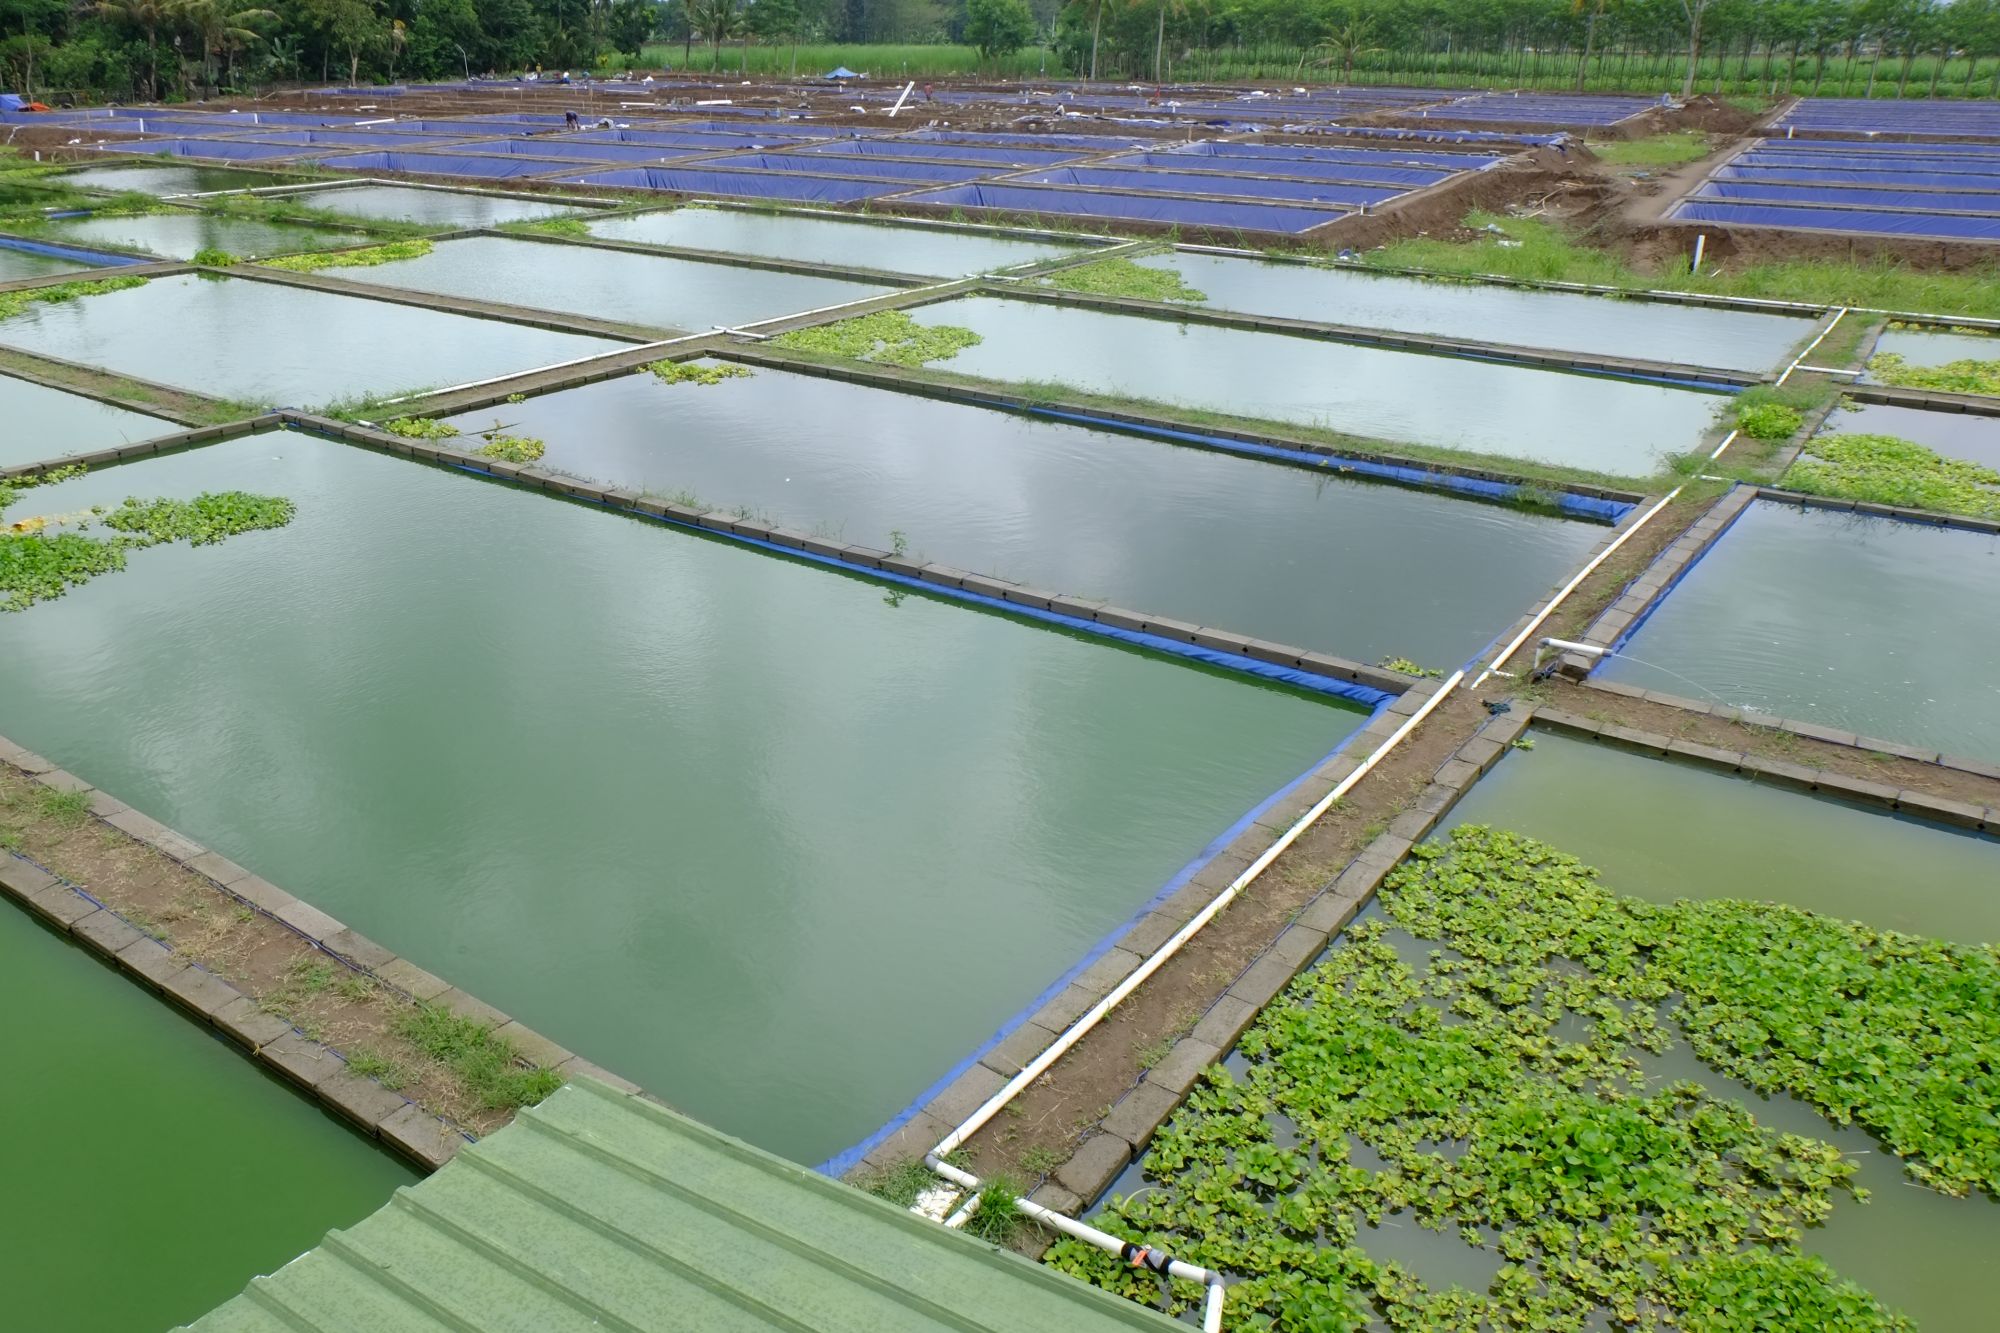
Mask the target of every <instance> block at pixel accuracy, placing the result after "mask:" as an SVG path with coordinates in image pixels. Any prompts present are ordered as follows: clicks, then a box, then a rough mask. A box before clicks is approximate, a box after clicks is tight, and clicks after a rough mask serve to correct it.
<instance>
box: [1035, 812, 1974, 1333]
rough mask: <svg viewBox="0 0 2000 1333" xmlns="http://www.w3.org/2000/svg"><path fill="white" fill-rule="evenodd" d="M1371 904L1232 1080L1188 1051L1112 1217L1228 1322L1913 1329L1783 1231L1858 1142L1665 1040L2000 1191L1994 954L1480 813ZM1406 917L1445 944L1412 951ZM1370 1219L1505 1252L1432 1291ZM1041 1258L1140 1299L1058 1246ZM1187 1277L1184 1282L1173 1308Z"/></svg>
mask: <svg viewBox="0 0 2000 1333" xmlns="http://www.w3.org/2000/svg"><path fill="white" fill-rule="evenodd" d="M1381 905H1382V907H1383V909H1384V915H1383V917H1382V918H1380V919H1377V920H1374V921H1368V922H1364V923H1363V924H1361V925H1359V926H1356V927H1353V928H1351V929H1350V930H1349V931H1348V932H1347V933H1346V934H1345V935H1344V936H1343V939H1342V941H1341V943H1340V944H1339V946H1338V947H1336V948H1335V949H1334V950H1333V951H1332V952H1331V953H1329V954H1328V956H1327V957H1326V959H1325V960H1324V961H1323V962H1322V963H1321V964H1319V965H1318V966H1317V967H1315V968H1314V969H1312V970H1311V971H1309V972H1308V973H1306V974H1305V975H1303V976H1302V977H1300V978H1299V979H1298V980H1297V981H1296V982H1294V983H1293V985H1292V986H1291V988H1290V989H1289V990H1288V991H1287V992H1286V993H1285V994H1284V995H1283V996H1282V997H1281V998H1280V999H1279V1000H1278V1001H1277V1002H1276V1003H1274V1004H1273V1005H1272V1006H1271V1007H1270V1008H1268V1009H1267V1010H1266V1011H1265V1012H1264V1013H1263V1014H1262V1015H1261V1016H1260V1018H1259V1020H1258V1022H1257V1024H1256V1026H1255V1027H1254V1028H1252V1029H1251V1031H1250V1032H1249V1033H1248V1034H1246V1036H1245V1037H1244V1039H1243V1040H1242V1042H1241V1043H1240V1044H1239V1047H1238V1052H1239V1054H1240V1055H1242V1056H1243V1057H1244V1058H1245V1059H1246V1060H1247V1061H1248V1068H1247V1069H1246V1070H1245V1072H1244V1073H1243V1074H1242V1075H1240V1076H1238V1075H1235V1074H1232V1073H1231V1072H1230V1071H1229V1070H1227V1069H1224V1068H1222V1067H1219V1066H1218V1067H1215V1068H1212V1069H1210V1070H1209V1071H1208V1072H1207V1074H1206V1075H1205V1076H1204V1079H1203V1082H1202V1083H1201V1085H1199V1086H1198V1087H1197V1088H1196V1090H1195V1091H1194V1092H1193V1093H1192V1094H1191V1095H1190V1097H1189V1099H1188V1100H1187V1102H1186V1103H1185V1104H1184V1105H1183V1106H1182V1107H1181V1109H1180V1110H1179V1111H1178V1112H1176V1113H1175V1115H1174V1116H1173V1117H1172V1119H1170V1120H1169V1122H1168V1123H1167V1124H1166V1125H1165V1126H1164V1127H1163V1128H1162V1129H1161V1131H1160V1132H1159V1134H1158V1135H1156V1136H1155V1138H1154V1140H1153V1142H1152V1144H1151V1146H1150V1147H1149V1149H1148V1151H1147V1154H1146V1157H1145V1159H1144V1169H1145V1172H1146V1175H1147V1177H1148V1188H1147V1189H1145V1190H1143V1191H1141V1192H1140V1193H1138V1194H1135V1195H1133V1196H1132V1197H1130V1198H1126V1199H1119V1200H1114V1201H1113V1203H1112V1206H1111V1207H1110V1208H1109V1209H1108V1210H1107V1211H1106V1212H1105V1213H1104V1214H1103V1215H1102V1217H1101V1218H1100V1225H1104V1226H1106V1228H1107V1229H1109V1230H1111V1231H1114V1232H1116V1233H1118V1234H1121V1235H1125V1236H1128V1237H1130V1238H1132V1239H1135V1240H1142V1241H1145V1242H1146V1243H1149V1244H1158V1245H1162V1246H1165V1247H1168V1248H1171V1249H1172V1250H1173V1252H1174V1253H1176V1254H1177V1255H1179V1256H1181V1257H1183V1258H1186V1259H1188V1260H1189V1261H1191V1262H1194V1263H1198V1264H1204V1265H1208V1266H1211V1267H1216V1268H1219V1269H1222V1270H1224V1271H1227V1272H1230V1273H1231V1274H1232V1276H1233V1277H1239V1275H1240V1277H1239V1280H1235V1281H1232V1285H1231V1295H1230V1308H1231V1309H1232V1311H1235V1312H1236V1313H1235V1316H1234V1317H1235V1318H1237V1319H1239V1320H1241V1321H1243V1322H1242V1324H1241V1325H1240V1326H1242V1327H1264V1326H1267V1324H1268V1325H1269V1326H1272V1327H1275V1328H1280V1329H1286V1328H1301V1329H1305V1328H1315V1327H1340V1326H1342V1325H1343V1321H1345V1322H1346V1323H1353V1322H1355V1321H1357V1320H1358V1319H1360V1318H1361V1317H1363V1316H1366V1315H1370V1314H1372V1315H1374V1316H1375V1317H1377V1318H1379V1319H1380V1320H1381V1321H1382V1322H1383V1323H1385V1324H1386V1325H1388V1326H1389V1327H1391V1328H1397V1329H1417V1328H1423V1329H1472V1328H1494V1329H1503V1328H1504V1329H1538V1330H1579V1329H1583V1328H1587V1327H1596V1326H1598V1325H1599V1324H1600V1322H1602V1321H1603V1320H1604V1319H1605V1316H1606V1315H1607V1314H1608V1316H1609V1318H1610V1321H1611V1322H1612V1323H1613V1324H1615V1325H1620V1326H1629V1327H1635V1328H1641V1329H1666V1328H1678V1329H1709V1330H1730V1331H1732V1333H1734V1331H1737V1330H1741V1331H1742V1333H1751V1331H1752V1330H1758V1331H1764V1330H1768V1331H1770V1333H1777V1331H1778V1330H1790V1329H1793V1328H1813V1329H1816V1330H1817V1329H1827V1330H1838V1331H1839V1333H1860V1331H1862V1330H1869V1331H1871V1333H1873V1331H1875V1330H1896V1331H1906V1330H1908V1329H1909V1327H1910V1325H1909V1322H1908V1321H1907V1320H1906V1319H1904V1318H1902V1317H1901V1316H1899V1315H1897V1314H1895V1313H1893V1312H1891V1311H1889V1310H1887V1309H1886V1308H1884V1307H1883V1306H1882V1305H1881V1303H1880V1302H1879V1301H1877V1300H1875V1299H1874V1298H1873V1297H1872V1296H1871V1295H1870V1294H1869V1293H1868V1292H1867V1291H1865V1290H1864V1289H1862V1288H1861V1287H1859V1286H1857V1285H1855V1284H1854V1283H1852V1282H1849V1281H1846V1280H1844V1279H1842V1278H1841V1277H1840V1276H1839V1275H1838V1274H1837V1273H1835V1272H1834V1271H1833V1270H1832V1269H1831V1268H1829V1267H1828V1266H1827V1265H1826V1264H1825V1263H1824V1261H1822V1260H1821V1259H1819V1258H1817V1257H1816V1256H1812V1255H1809V1254H1807V1253H1805V1251H1804V1250H1803V1249H1802V1248H1801V1247H1800V1238H1801V1236H1802V1234H1803V1231H1804V1229H1805V1228H1807V1227H1809V1226H1812V1225H1814V1224H1816V1223H1819V1222H1821V1221H1823V1220H1824V1219H1825V1218H1826V1217H1827V1216H1828V1214H1829V1212H1830V1211H1831V1209H1832V1208H1833V1206H1834V1202H1835V1200H1836V1199H1837V1198H1841V1197H1845V1196H1853V1197H1854V1198H1856V1199H1862V1198H1865V1195H1864V1194H1863V1192H1861V1191H1858V1190H1855V1189H1854V1188H1853V1187H1852V1184H1851V1180H1852V1175H1853V1170H1854V1168H1853V1165H1852V1163H1851V1162H1849V1161H1848V1160H1846V1159H1845V1158H1844V1157H1843V1156H1842V1154H1841V1153H1840V1151H1839V1150H1838V1149H1837V1148H1835V1147H1834V1146H1833V1145H1831V1144H1829V1143H1825V1142H1822V1141H1819V1140H1817V1139H1814V1138H1811V1137H1808V1136H1804V1135H1798V1134H1790V1133H1782V1132H1779V1131H1776V1130H1774V1129H1772V1128H1771V1127H1769V1126H1767V1125H1765V1124H1762V1123H1760V1122H1759V1121H1758V1119H1757V1116H1756V1113H1755V1110H1754V1105H1746V1104H1745V1103H1744V1102H1743V1101H1739V1100H1736V1099H1735V1098H1732V1097H1730V1096H1724V1095H1717V1094H1715V1093H1711V1092H1710V1091H1709V1090H1707V1089H1706V1088H1705V1087H1704V1086H1703V1085H1701V1084H1700V1083H1695V1082H1676V1083H1671V1084H1667V1085H1665V1086H1649V1084H1648V1082H1647V1079H1646V1077H1645V1066H1643V1065H1642V1064H1641V1063H1640V1059H1639V1057H1640V1055H1641V1054H1642V1053H1644V1052H1660V1051H1664V1050H1666V1049H1667V1048H1668V1047H1670V1046H1671V1045H1672V1044H1673V1043H1674V1041H1675V1040H1676V1038H1678V1039H1680V1040H1684V1041H1685V1042H1686V1043H1687V1044H1688V1046H1689V1047H1690V1048H1691V1050H1692V1051H1693V1053H1694V1054H1695V1055H1697V1056H1699V1057H1700V1058H1701V1059H1702V1060H1704V1061H1706V1062H1707V1063H1708V1064H1709V1065H1710V1066H1711V1067H1713V1068H1715V1069H1717V1070H1719V1071H1721V1072H1722V1073H1723V1074H1725V1075H1729V1076H1732V1077H1734V1078H1736V1079H1739V1080H1741V1081H1742V1082H1744V1083H1746V1084H1748V1085H1749V1086H1750V1087H1751V1088H1752V1089H1753V1090H1755V1091H1756V1092H1758V1093H1761V1094H1765V1095H1776V1094H1779V1093H1785V1094H1789V1095H1791V1096H1793V1097H1796V1098H1798V1099H1800V1100H1801V1101H1803V1102H1805V1103H1807V1104H1809V1105H1811V1106H1813V1107H1815V1108H1817V1109H1818V1110H1819V1111H1820V1112H1821V1113H1822V1114H1824V1115H1826V1116H1827V1117H1828V1118H1829V1119H1830V1120H1832V1121H1833V1122H1835V1123H1837V1124H1858V1125H1861V1126H1863V1127H1865V1128H1866V1129H1868V1130H1869V1131H1871V1132H1872V1133H1874V1134H1876V1135H1877V1136H1878V1137H1880V1138H1881V1139H1883V1140H1884V1141H1885V1142H1886V1143H1887V1144H1888V1146H1889V1147H1890V1149H1892V1150H1893V1151H1895V1152H1896V1153H1897V1154H1898V1155H1899V1156H1900V1157H1901V1158H1902V1160H1903V1162H1904V1165H1905V1168H1906V1169H1907V1170H1908V1172H1909V1173H1910V1174H1911V1175H1912V1176H1913V1177H1915V1178H1916V1179H1917V1180H1919V1181H1921V1182H1922V1183H1924V1184H1927V1185H1930V1186H1931V1187H1933V1188H1937V1189H1940V1190H1943V1191H1946V1192H1949V1193H1963V1192H1970V1191H1974V1190H1978V1191H1984V1192H1986V1193H1988V1194H2000V1123H1996V1122H1995V1120H1994V1118H1993V1117H1992V1116H1991V1115H1990V1114H1988V1113H1987V1112H1986V1109H1985V1108H1990V1107H1992V1106H1994V1105H1996V1104H2000V1006H1996V1005H1995V1004H1994V1003H1993V997H1994V995H1995V994H2000V958H1996V956H1995V955H1994V953H1993V952H1992V951H1991V950H1989V949H1978V948H1962V947H1958V946H1953V945H1949V944H1945V943H1942V942H1939V941H1935V940H1926V939H1918V938H1915V937H1911V936H1905V935H1898V934H1895V933H1892V932H1876V931H1870V930H1867V929H1865V928H1863V927H1861V926H1857V925H1853V924H1850V923H1845V922H1840V921H1834V920H1831V919H1828V918H1825V917H1820V916H1817V915H1814V914H1812V913H1809V912H1803V911H1799V910H1797V909H1794V908H1790V907H1784V906H1779V905H1774V904H1767V903H1747V902H1735V901H1727V900H1710V901H1692V900H1681V901H1678V902H1674V903H1668V904H1660V903H1653V902H1647V901H1643V900H1640V899H1636V898H1629V897H1624V896H1621V895H1619V894H1616V893H1614V892H1612V891H1611V890H1609V889H1607V888H1605V887H1604V886H1603V885H1602V884H1600V883H1599V882H1598V880H1597V876H1596V872H1594V871H1592V870H1591V869H1589V868H1588V867H1587V866H1584V865H1583V864H1581V863H1580V862H1578V861H1577V860H1575V859H1574V858H1572V857H1568V856H1564V855H1563V854H1561V853H1560V852H1558V851H1556V850H1554V849H1552V848H1549V847H1546V846H1544V845H1542V844H1539V843H1535V842H1532V841H1530V840H1528V839H1525V838H1521V837H1518V836H1516V835H1513V834H1509V833H1502V832H1496V831H1493V830H1490V829H1484V828H1461V829H1459V830H1457V831H1456V832H1455V833H1454V834H1453V835H1452V838H1451V840H1450V842H1449V843H1448V844H1445V845H1437V844H1427V845H1424V846H1420V847H1418V848H1416V849H1414V850H1413V851H1412V853H1411V859H1410V860H1409V861H1408V862H1406V863H1405V864H1404V865H1403V866H1402V867H1400V868H1399V869H1398V870H1397V871H1395V872H1394V873H1393V874H1392V875H1391V876H1390V877H1389V879H1388V881H1387V882H1386V883H1385V885H1384V887H1383V890H1382V895H1381ZM1399 930H1400V931H1403V932H1407V933H1408V934H1409V935H1411V936H1414V937H1416V938H1417V939H1419V940H1421V941H1426V942H1430V943H1432V944H1434V945H1436V946H1438V947H1436V948H1435V949H1434V950H1433V951H1432V952H1431V954H1430V957H1429V962H1428V965H1427V966H1413V965H1412V964H1411V963H1410V962H1408V961H1406V960H1407V959H1408V958H1409V957H1410V956H1411V955H1410V953H1409V951H1408V949H1407V948H1399V947H1398V945H1397V943H1396V940H1395V937H1394V932H1396V931H1399ZM1280 1127H1283V1128H1284V1130H1285V1133H1286V1138H1285V1139H1283V1140H1280V1139H1279V1138H1278V1137H1277V1136H1278V1133H1279V1129H1280ZM1288 1143H1296V1144H1297V1145H1299V1146H1296V1147H1288V1146H1284V1145H1285V1144H1288ZM1362 1149H1365V1150H1366V1153H1367V1156H1366V1157H1365V1159H1362V1160H1367V1161H1369V1162H1371V1163H1374V1165H1370V1166H1362V1165H1358V1164H1357V1161H1356V1154H1357V1153H1358V1152H1359V1151H1360V1150H1362ZM1384 1221H1393V1222H1397V1223H1399V1224H1401V1223H1407V1222H1410V1221H1414V1222H1415V1223H1416V1224H1417V1225H1419V1226H1423V1227H1426V1228H1430V1229H1433V1230H1439V1231H1447V1230H1448V1231H1451V1232H1453V1233H1454V1234H1456V1235H1458V1236H1459V1237H1460V1238H1461V1239H1462V1240H1463V1241H1464V1242H1465V1243H1466V1244H1468V1245H1472V1246H1475V1247H1478V1248H1481V1249H1490V1250H1494V1251H1497V1252H1498V1253H1499V1255H1500V1256H1501V1258H1502V1260H1503V1263H1502V1265H1501V1267H1500V1268H1499V1270H1498V1272H1497V1274H1496V1276H1495V1277H1494V1278H1493V1280H1492V1283H1491V1284H1490V1286H1489V1287H1488V1289H1487V1290H1486V1291H1483V1292H1470V1291H1465V1290H1463V1289H1460V1288H1450V1289H1447V1290H1443V1291H1438V1290H1432V1289H1430V1288H1429V1287H1427V1286H1425V1285H1424V1284H1423V1283H1422V1282H1421V1281H1419V1280H1418V1279H1417V1278H1416V1277H1415V1276H1414V1275H1413V1274H1411V1273H1410V1272H1408V1271H1407V1270H1405V1269H1403V1268H1401V1267H1400V1266H1399V1265H1397V1264H1394V1263H1385V1262H1381V1261H1379V1260H1377V1259H1376V1258H1375V1257H1374V1256H1373V1255H1371V1254H1370V1253H1369V1252H1368V1248H1367V1243H1366V1239H1365V1234H1364V1232H1363V1231H1362V1227H1363V1226H1364V1225H1365V1224H1371V1223H1372V1224H1380V1223H1383V1222H1384ZM1050 1262H1052V1263H1054V1264H1056V1265H1057V1266H1059V1267H1062V1268H1064V1269H1066V1270H1067V1271H1070V1272H1073V1273H1076V1274H1078V1275H1079V1276H1083V1277H1086V1278H1088V1279H1089V1280H1091V1281H1093V1282H1096V1283H1097V1284H1099V1285H1100V1286H1104V1287H1106V1288H1108V1289H1110V1290H1112V1291H1116V1292H1121V1293H1123V1294H1126V1295H1128V1296H1131V1297H1133V1298H1134V1299H1138V1300H1144V1301H1149V1302H1151V1301H1154V1300H1156V1299H1157V1297H1158V1290H1159V1289H1158V1287H1157V1285H1156V1281H1155V1279H1154V1278H1153V1277H1152V1276H1151V1275H1150V1274H1145V1273H1135V1272H1134V1271H1133V1270H1132V1269H1130V1268H1129V1267H1128V1266H1126V1265H1123V1264H1121V1263H1119V1262H1118V1261H1117V1259H1116V1258H1115V1257H1113V1256H1107V1255H1104V1254H1102V1253H1101V1252H1099V1251H1096V1250H1094V1249H1092V1248H1090V1247H1087V1246H1082V1245H1078V1244H1077V1243H1075V1242H1073V1241H1063V1242H1060V1243H1059V1244H1058V1245H1057V1246H1056V1247H1055V1248H1054V1249H1053V1250H1051V1252H1050ZM1200 1296H1201V1293H1200V1291H1199V1290H1198V1289H1195V1288H1193V1287H1192V1286H1190V1285H1188V1284H1177V1285H1176V1286H1175V1287H1174V1288H1173V1289H1172V1304H1173V1305H1174V1306H1175V1307H1176V1308H1178V1309H1185V1308H1187V1307H1189V1306H1191V1305H1192V1304H1194V1303H1195V1302H1197V1301H1199V1299H1200ZM1788 1312H1789V1313H1788ZM1800 1321H1803V1322H1800Z"/></svg>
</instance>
